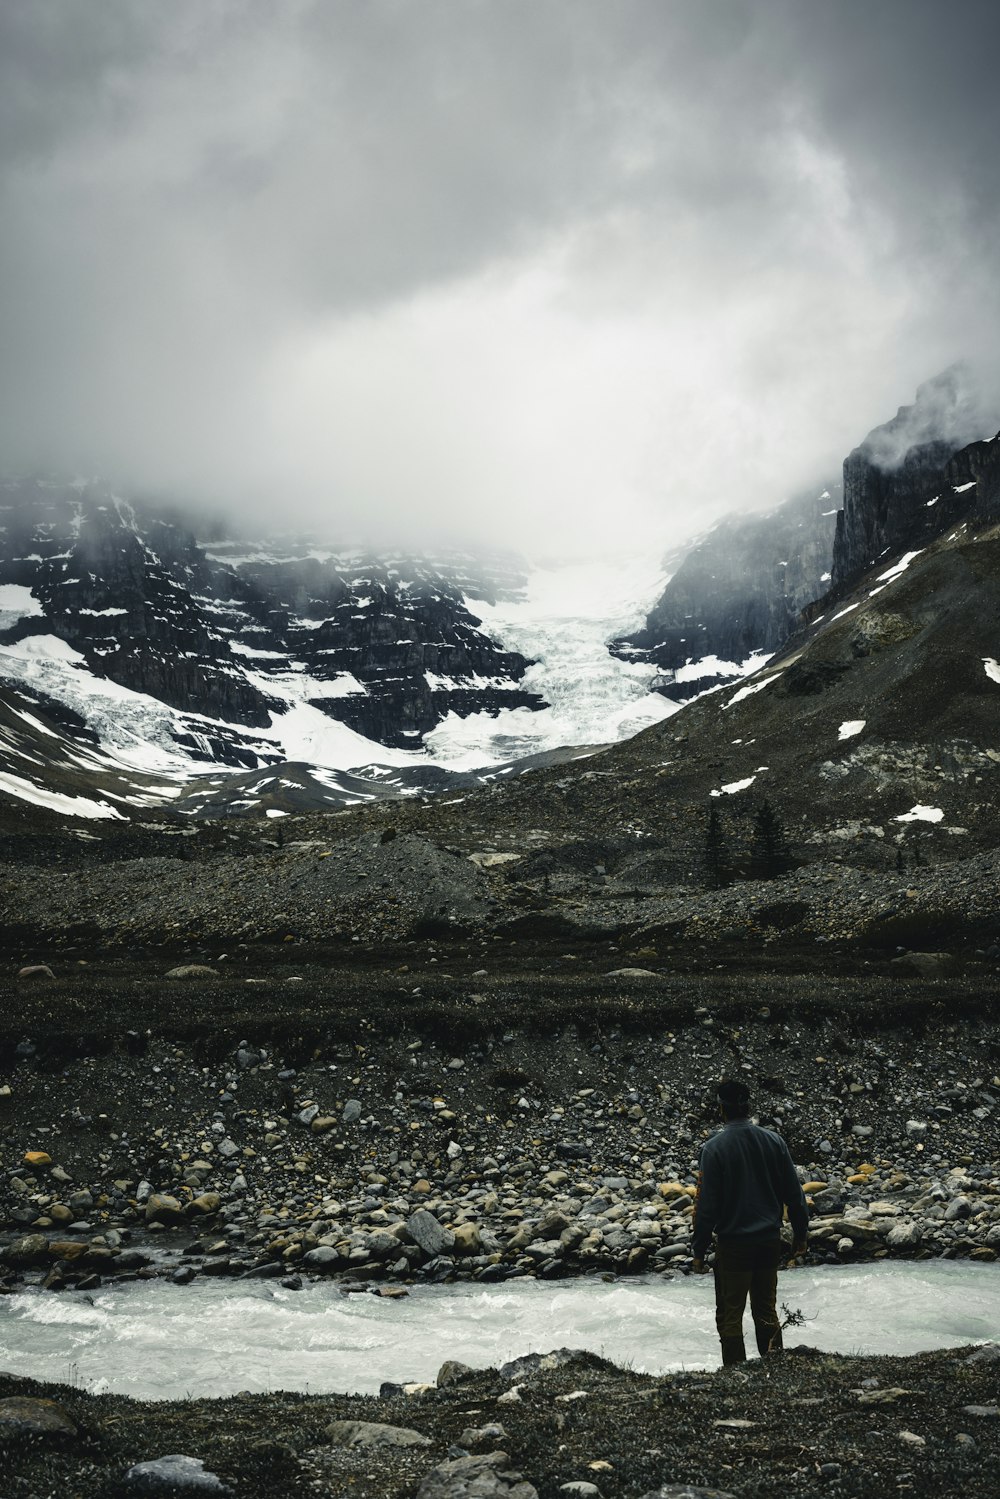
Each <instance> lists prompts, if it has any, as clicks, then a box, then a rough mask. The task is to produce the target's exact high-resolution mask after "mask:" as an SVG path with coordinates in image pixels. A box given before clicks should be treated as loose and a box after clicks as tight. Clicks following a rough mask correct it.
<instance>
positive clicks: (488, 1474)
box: [417, 1452, 538, 1499]
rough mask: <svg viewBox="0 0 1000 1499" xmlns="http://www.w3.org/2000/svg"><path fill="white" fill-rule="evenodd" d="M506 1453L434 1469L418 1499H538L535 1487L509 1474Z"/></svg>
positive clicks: (454, 1461)
mask: <svg viewBox="0 0 1000 1499" xmlns="http://www.w3.org/2000/svg"><path fill="white" fill-rule="evenodd" d="M509 1461H510V1459H509V1458H508V1456H507V1454H506V1452H488V1453H484V1454H483V1456H481V1457H476V1456H473V1457H456V1458H453V1459H452V1460H451V1462H447V1463H440V1464H439V1465H438V1467H436V1468H432V1469H431V1471H430V1472H429V1473H428V1474H427V1477H426V1478H425V1479H424V1481H423V1483H422V1484H421V1485H420V1487H419V1489H418V1490H417V1499H538V1490H537V1489H536V1488H535V1487H534V1485H533V1484H530V1483H526V1482H525V1481H524V1480H523V1479H520V1478H515V1476H514V1475H513V1474H508V1471H507V1464H508V1462H509Z"/></svg>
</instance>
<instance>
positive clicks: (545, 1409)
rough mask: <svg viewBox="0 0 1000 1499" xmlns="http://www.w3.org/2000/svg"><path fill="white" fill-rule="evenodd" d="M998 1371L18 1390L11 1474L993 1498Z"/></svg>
mask: <svg viewBox="0 0 1000 1499" xmlns="http://www.w3.org/2000/svg"><path fill="white" fill-rule="evenodd" d="M998 1356H1000V1350H998V1348H997V1347H996V1345H993V1346H992V1347H989V1346H988V1347H986V1348H984V1349H983V1348H981V1349H975V1350H973V1349H963V1350H955V1351H951V1352H945V1353H934V1354H922V1355H919V1356H917V1357H913V1358H907V1359H893V1358H881V1359H869V1358H849V1357H837V1356H834V1355H830V1354H819V1353H816V1352H815V1351H814V1350H809V1349H808V1348H804V1349H801V1350H795V1351H791V1352H788V1353H786V1354H785V1355H783V1356H780V1357H776V1358H773V1359H768V1360H766V1361H764V1362H760V1361H755V1362H754V1363H751V1364H749V1365H747V1366H745V1367H742V1368H738V1369H735V1370H727V1371H718V1372H716V1373H711V1374H697V1375H694V1374H687V1375H671V1376H667V1377H664V1378H652V1377H650V1376H646V1375H640V1374H635V1373H633V1372H630V1371H629V1370H628V1369H621V1368H616V1367H614V1366H613V1365H611V1364H608V1363H605V1362H604V1361H602V1360H600V1359H597V1358H594V1357H593V1356H590V1355H575V1356H569V1357H566V1356H565V1355H561V1356H556V1357H554V1358H540V1357H538V1356H537V1355H536V1356H535V1357H534V1358H531V1359H528V1360H521V1361H519V1362H518V1363H517V1364H516V1365H511V1366H507V1367H506V1368H505V1369H502V1370H499V1371H498V1370H491V1371H485V1372H477V1373H474V1372H469V1371H465V1372H463V1370H462V1368H461V1367H459V1368H455V1367H453V1366H447V1365H446V1366H445V1367H444V1368H443V1369H442V1370H441V1372H440V1374H439V1378H438V1381H437V1383H436V1384H435V1385H433V1386H429V1387H428V1386H424V1387H420V1388H418V1389H415V1390H413V1391H411V1392H410V1393H406V1392H405V1391H403V1390H400V1389H399V1388H398V1387H394V1388H392V1389H390V1390H387V1391H386V1396H385V1398H377V1397H371V1396H354V1397H351V1396H342V1395H341V1396H309V1395H289V1394H281V1393H275V1394H271V1395H236V1396H234V1397H232V1398H231V1399H227V1400H216V1401H212V1400H197V1401H184V1402H169V1401H163V1402H157V1403H154V1404H148V1403H144V1402H140V1401H130V1400H127V1399H125V1398H123V1397H120V1396H111V1395H91V1394H87V1393H85V1392H84V1391H81V1390H79V1389H74V1388H72V1387H67V1386H53V1385H39V1384H36V1383H35V1382H33V1381H30V1380H18V1379H11V1378H9V1377H6V1376H2V1375H0V1462H2V1463H3V1464H4V1465H5V1466H6V1470H7V1473H8V1475H9V1477H8V1484H9V1487H8V1489H7V1492H9V1493H11V1494H23V1495H25V1496H26V1499H40V1496H41V1495H43V1494H50V1493H65V1494H67V1495H69V1494H72V1495H73V1496H75V1499H118V1496H121V1499H124V1496H132V1495H135V1494H139V1493H153V1492H163V1491H164V1490H163V1489H162V1488H159V1489H157V1488H155V1487H153V1486H152V1484H153V1479H152V1478H151V1476H150V1472H149V1469H148V1468H144V1465H146V1464H154V1465H156V1464H157V1463H158V1462H159V1460H161V1459H164V1458H165V1457H167V1456H168V1455H173V1456H174V1457H175V1459H176V1458H177V1457H180V1458H185V1459H187V1460H188V1461H187V1464H186V1465H183V1464H182V1465H181V1466H180V1467H178V1466H177V1463H176V1461H175V1462H174V1464H173V1465H171V1464H169V1463H168V1464H166V1465H165V1466H164V1465H162V1464H161V1465H160V1466H159V1469H158V1471H159V1472H160V1473H161V1474H163V1473H169V1472H171V1471H172V1472H173V1473H174V1474H175V1475H176V1476H181V1475H183V1473H184V1472H185V1471H186V1473H187V1474H188V1475H189V1477H190V1478H191V1480H192V1483H193V1481H194V1478H197V1479H198V1480H199V1481H200V1487H194V1486H191V1487H188V1488H184V1489H181V1490H179V1492H182V1493H187V1492H190V1493H192V1494H193V1493H198V1492H205V1493H212V1492H214V1493H216V1494H224V1493H229V1494H233V1495H238V1496H240V1499H273V1496H274V1495H275V1494H276V1493H280V1494H281V1495H282V1496H290V1499H294V1496H299V1495H303V1496H304V1495H307V1494H310V1495H316V1494H340V1493H343V1492H350V1493H351V1494H353V1495H355V1496H357V1499H397V1496H399V1499H402V1496H404V1495H407V1496H409V1495H414V1494H416V1495H418V1496H419V1499H460V1496H464V1495H467V1494H469V1493H470V1492H475V1493H477V1494H480V1495H482V1496H483V1499H535V1496H536V1495H537V1496H540V1499H555V1496H556V1495H559V1494H571V1495H578V1496H580V1499H586V1496H588V1495H589V1496H590V1499H597V1496H600V1499H618V1496H621V1499H640V1496H646V1495H655V1494H658V1493H659V1492H661V1486H665V1485H680V1486H683V1485H695V1486H697V1487H696V1488H695V1490H694V1492H695V1494H697V1493H698V1490H699V1489H701V1490H707V1491H710V1492H712V1493H714V1495H715V1496H716V1499H719V1496H725V1495H733V1496H739V1499H771V1496H773V1495H774V1494H775V1493H776V1492H780V1493H782V1494H790V1495H803V1496H805V1495H815V1494H816V1493H817V1492H825V1493H829V1494H831V1495H837V1496H865V1499H870V1496H873V1495H876V1494H886V1493H906V1494H911V1495H915V1496H927V1499H942V1496H951V1495H959V1494H961V1495H963V1496H965V1499H992V1496H993V1495H994V1494H995V1492H996V1472H997V1464H998V1461H1000V1413H998V1408H997V1404H996V1384H997V1369H998V1363H997V1358H998ZM39 1401H42V1402H46V1403H45V1404H44V1405H39V1404H38V1403H37V1402H39ZM364 1423H371V1424H367V1425H366V1424H364ZM156 1471H157V1469H156V1467H155V1466H154V1469H153V1472H154V1474H155V1472H156ZM477 1474H478V1475H479V1484H478V1487H476V1488H475V1489H472V1490H470V1488H469V1484H470V1482H471V1480H472V1479H473V1478H474V1477H475V1476H476V1475H477ZM213 1477H214V1479H215V1483H214V1484H213V1483H212V1478H213ZM567 1485H569V1486H570V1487H567ZM662 1492H663V1493H665V1494H671V1493H676V1494H677V1495H678V1499H679V1496H680V1494H681V1493H682V1492H688V1491H687V1490H683V1489H677V1490H671V1489H669V1488H664V1489H663V1490H662Z"/></svg>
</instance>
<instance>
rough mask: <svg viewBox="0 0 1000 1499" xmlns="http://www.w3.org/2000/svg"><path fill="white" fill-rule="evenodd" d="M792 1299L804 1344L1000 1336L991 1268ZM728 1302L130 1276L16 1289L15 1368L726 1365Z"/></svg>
mask: <svg viewBox="0 0 1000 1499" xmlns="http://www.w3.org/2000/svg"><path fill="white" fill-rule="evenodd" d="M778 1302H779V1305H780V1304H782V1303H784V1304H785V1305H786V1306H787V1307H788V1308H790V1309H791V1310H793V1311H800V1312H801V1313H802V1314H803V1315H804V1316H805V1317H806V1318H807V1319H808V1320H807V1321H806V1323H805V1325H804V1326H801V1327H797V1328H792V1329H790V1330H789V1331H788V1332H787V1333H786V1335H785V1336H786V1342H787V1343H800V1342H805V1343H809V1344H810V1345H812V1346H813V1347H817V1348H821V1349H824V1350H826V1351H830V1352H839V1353H869V1354H886V1353H892V1354H906V1353H917V1352H921V1351H925V1350H929V1349H932V1348H947V1347H955V1346H958V1345H961V1344H963V1343H973V1342H983V1341H986V1340H987V1339H991V1338H992V1339H996V1338H1000V1269H998V1268H997V1267H995V1266H991V1265H972V1264H969V1263H967V1262H966V1263H960V1262H957V1261H946V1260H928V1261H925V1262H921V1263H910V1262H907V1263H895V1264H869V1265H859V1266H856V1267H824V1268H819V1269H815V1270H811V1269H797V1270H793V1271H786V1272H785V1273H783V1274H782V1276H781V1278H780V1280H779V1286H778ZM713 1312H714V1303H713V1293H712V1281H711V1277H709V1276H703V1277H694V1276H692V1277H688V1278H679V1279H676V1280H665V1279H663V1278H660V1277H653V1276H647V1277H636V1278H634V1279H628V1280H620V1281H613V1282H604V1281H601V1280H598V1279H586V1280H584V1279H578V1280H566V1281H561V1282H559V1283H553V1282H551V1281H550V1282H541V1281H534V1280H517V1281H511V1282H509V1283H508V1284H506V1285H502V1286H490V1287H477V1286H475V1285H466V1284H463V1285H456V1286H415V1287H413V1288H412V1289H411V1290H410V1293H409V1295H408V1296H406V1297H401V1298H398V1299H383V1298H381V1297H378V1296H374V1295H370V1294H365V1293H354V1294H344V1293H343V1292H341V1291H340V1290H339V1289H338V1286H337V1284H336V1282H333V1281H317V1282H309V1283H306V1284H305V1285H304V1286H303V1289H302V1290H300V1291H290V1290H286V1289H284V1288H282V1287H281V1286H279V1285H278V1284H277V1283H276V1282H274V1281H271V1282H268V1281H261V1280H244V1281H219V1280H207V1279H206V1280H196V1281H194V1282H193V1283H192V1284H191V1285H188V1286H175V1285H172V1284H170V1283H168V1282H164V1281H147V1282H129V1283H124V1284H118V1285H116V1284H113V1283H112V1284H109V1285H108V1286H106V1287H105V1288H103V1289H101V1290H99V1291H96V1292H93V1293H91V1294H90V1295H89V1296H85V1295H83V1294H81V1293H78V1292H71V1291H67V1292H63V1293H60V1294H58V1295H56V1294H53V1293H51V1292H40V1291H22V1292H19V1293H17V1294H15V1295H11V1296H6V1297H2V1298H0V1369H3V1370H4V1371H6V1372H8V1373H13V1374H22V1375H29V1376H31V1377H33V1378H37V1379H45V1380H53V1381H59V1382H62V1383H72V1384H77V1385H80V1386H83V1387H85V1388H87V1389H91V1390H95V1391H114V1392H117V1393H121V1394H127V1395H132V1396H135V1397H138V1398H143V1399H177V1398H185V1397H195V1396H203V1395H204V1396H207V1395H212V1396H221V1395H230V1394H234V1393H235V1392H237V1391H241V1390H248V1391H267V1390H278V1389H285V1390H301V1391H308V1392H310V1393H313V1394H318V1393H325V1392H331V1391H343V1392H360V1393H372V1392H377V1391H378V1388H379V1385H380V1384H381V1382H382V1381H383V1380H390V1379H391V1380H397V1381H407V1380H415V1381H416V1380H432V1379H433V1378H434V1376H435V1374H436V1373H437V1370H438V1368H439V1367H440V1365H441V1363H442V1362H443V1361H444V1360H445V1359H446V1358H454V1359H461V1360H463V1361H464V1362H466V1363H468V1364H472V1365H474V1366H477V1367H486V1366H488V1365H492V1364H497V1363H501V1362H503V1361H505V1360H507V1359H510V1358H513V1357H515V1356H517V1355H519V1354H522V1353H527V1352H531V1351H534V1352H546V1351H548V1350H549V1349H552V1348H558V1347H573V1348H586V1349H589V1350H591V1351H592V1352H594V1353H599V1354H603V1355H604V1356H605V1357H607V1358H610V1359H613V1360H614V1361H615V1362H618V1363H628V1364H630V1365H631V1366H632V1367H633V1368H635V1369H637V1370H642V1371H646V1372H649V1373H661V1372H668V1371H671V1370H678V1369H702V1368H712V1367H715V1366H716V1365H717V1364H718V1362H719V1357H718V1344H717V1342H716V1337H715V1327H714V1320H713ZM748 1327H749V1321H748ZM752 1342H753V1339H752V1337H750V1338H749V1339H748V1343H749V1344H750V1345H752Z"/></svg>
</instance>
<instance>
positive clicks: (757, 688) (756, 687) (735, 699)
mask: <svg viewBox="0 0 1000 1499" xmlns="http://www.w3.org/2000/svg"><path fill="white" fill-rule="evenodd" d="M780 676H781V672H780V671H774V672H772V673H771V675H770V676H769V677H765V678H764V679H763V681H760V682H751V683H750V684H749V686H747V687H741V688H740V690H739V692H734V693H733V695H732V697H731V698H730V699H729V701H728V703H723V705H722V706H723V708H731V707H732V706H733V704H734V703H739V702H742V700H743V699H744V698H745V697H752V696H753V694H754V693H755V692H761V691H762V690H763V689H764V688H765V687H770V685H771V683H772V682H776V681H777V680H778V678H779V677H780Z"/></svg>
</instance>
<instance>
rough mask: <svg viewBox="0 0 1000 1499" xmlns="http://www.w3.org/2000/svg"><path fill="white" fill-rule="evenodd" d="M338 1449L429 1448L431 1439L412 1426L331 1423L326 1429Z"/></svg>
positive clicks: (374, 1422)
mask: <svg viewBox="0 0 1000 1499" xmlns="http://www.w3.org/2000/svg"><path fill="white" fill-rule="evenodd" d="M326 1434H327V1436H328V1437H329V1438H330V1441H331V1442H334V1443H335V1444H336V1445H337V1446H338V1447H429V1446H430V1445H431V1439H430V1437H425V1436H424V1434H423V1432H421V1431H414V1430H413V1428H412V1427H410V1426H388V1425H386V1424H385V1423H384V1422H382V1421H331V1422H330V1424H329V1426H328V1427H327V1428H326Z"/></svg>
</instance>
